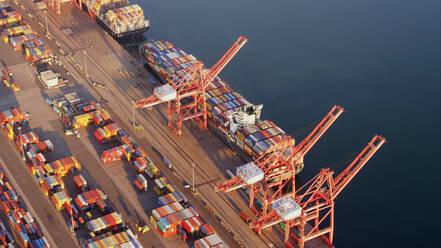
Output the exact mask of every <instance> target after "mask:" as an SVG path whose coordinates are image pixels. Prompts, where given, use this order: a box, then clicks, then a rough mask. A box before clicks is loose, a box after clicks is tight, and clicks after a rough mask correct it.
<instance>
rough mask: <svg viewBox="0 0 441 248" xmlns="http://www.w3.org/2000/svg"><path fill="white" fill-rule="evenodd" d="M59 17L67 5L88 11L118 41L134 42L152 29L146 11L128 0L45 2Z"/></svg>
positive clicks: (61, 0) (56, 0) (58, 0)
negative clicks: (146, 17) (145, 15)
mask: <svg viewBox="0 0 441 248" xmlns="http://www.w3.org/2000/svg"><path fill="white" fill-rule="evenodd" d="M45 2H48V3H49V4H48V7H49V8H52V9H54V10H55V12H56V13H57V15H61V14H62V13H63V9H67V8H66V7H65V5H67V4H68V5H71V4H72V3H73V5H74V6H76V7H77V8H78V10H79V11H83V10H86V12H87V14H88V16H89V17H90V18H91V19H92V20H94V21H96V22H97V23H98V24H99V25H100V26H101V27H102V28H104V29H105V30H106V31H107V32H108V33H109V34H110V35H111V36H112V37H113V38H115V39H117V40H118V41H132V40H134V39H135V38H137V37H139V36H141V35H142V34H143V33H145V32H146V31H147V30H148V29H149V28H150V21H149V20H148V19H145V17H144V11H143V9H142V8H141V7H140V6H139V5H138V4H130V3H129V1H128V0H90V1H89V0H74V1H70V0H68V1H63V0H55V1H52V2H51V1H45Z"/></svg>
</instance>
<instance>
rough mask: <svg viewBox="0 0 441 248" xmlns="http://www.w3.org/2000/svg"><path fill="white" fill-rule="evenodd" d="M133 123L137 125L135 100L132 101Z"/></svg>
mask: <svg viewBox="0 0 441 248" xmlns="http://www.w3.org/2000/svg"><path fill="white" fill-rule="evenodd" d="M132 125H135V101H132Z"/></svg>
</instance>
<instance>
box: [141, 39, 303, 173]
mask: <svg viewBox="0 0 441 248" xmlns="http://www.w3.org/2000/svg"><path fill="white" fill-rule="evenodd" d="M139 52H140V55H141V58H142V60H143V62H144V64H145V65H147V66H148V67H150V68H151V69H152V70H153V71H154V72H156V73H157V74H158V76H159V77H160V78H161V79H165V82H168V81H170V80H172V79H173V77H175V76H176V75H179V74H181V73H185V69H186V68H188V67H190V66H192V65H193V64H194V63H195V62H196V61H197V59H196V57H195V56H193V55H191V54H187V53H186V52H185V51H184V50H182V49H181V48H178V47H176V46H175V45H173V44H172V43H170V42H168V41H148V42H146V43H144V44H143V45H141V47H140V49H139ZM205 97H206V103H207V111H208V119H209V120H210V121H209V122H208V124H209V125H208V126H209V127H210V129H211V130H212V131H214V133H216V134H217V135H218V136H219V137H220V138H221V139H222V140H223V141H225V142H226V143H227V144H228V145H230V146H231V147H232V148H233V149H234V150H235V151H236V152H237V153H238V155H240V157H241V158H242V159H244V160H245V161H249V160H254V159H256V158H257V157H259V156H260V155H262V154H263V153H264V152H266V151H267V150H269V149H270V148H271V147H273V146H274V145H276V144H277V143H278V142H280V141H282V140H283V138H284V137H286V136H287V134H285V132H284V131H283V130H282V129H281V128H280V127H278V126H277V125H276V124H274V123H273V122H272V121H269V120H261V119H260V113H261V110H262V107H263V105H257V106H256V105H254V104H252V103H250V102H249V101H247V100H246V99H245V98H244V97H243V96H242V95H240V94H239V93H238V92H236V91H235V90H234V89H232V88H231V87H230V86H229V85H228V84H227V83H226V82H225V81H223V80H222V79H220V78H219V77H216V78H215V79H214V80H213V81H212V82H211V83H210V85H209V86H208V87H207V89H206V96H205ZM292 140H294V139H292ZM295 168H296V174H297V173H299V172H300V171H301V170H302V169H303V161H301V162H300V163H298V164H296V165H295Z"/></svg>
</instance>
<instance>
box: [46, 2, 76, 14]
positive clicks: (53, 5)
mask: <svg viewBox="0 0 441 248" xmlns="http://www.w3.org/2000/svg"><path fill="white" fill-rule="evenodd" d="M44 1H45V2H46V4H47V6H48V7H49V8H51V9H54V10H55V13H56V14H57V15H61V0H44ZM72 1H74V0H72ZM80 1H81V0H80Z"/></svg>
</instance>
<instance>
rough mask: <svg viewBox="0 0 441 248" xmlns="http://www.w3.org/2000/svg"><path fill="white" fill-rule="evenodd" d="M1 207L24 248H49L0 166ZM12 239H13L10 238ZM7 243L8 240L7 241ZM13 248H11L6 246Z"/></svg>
mask: <svg viewBox="0 0 441 248" xmlns="http://www.w3.org/2000/svg"><path fill="white" fill-rule="evenodd" d="M0 195H1V197H0V206H1V209H2V211H3V214H4V215H5V216H6V217H7V218H8V219H9V222H10V225H11V228H12V229H13V231H14V232H16V233H17V236H18V237H19V241H20V243H21V244H22V245H23V246H24V247H29V246H31V245H32V246H33V247H48V245H49V243H48V242H47V240H46V238H45V237H44V236H43V234H42V233H41V231H40V229H39V227H38V226H37V223H36V222H35V221H34V218H33V217H32V216H31V214H30V213H29V212H28V211H26V210H25V209H24V205H23V203H22V202H20V200H19V197H18V195H17V193H16V192H15V190H14V188H13V187H12V185H11V184H10V182H9V181H8V179H7V177H6V175H5V173H4V172H3V168H2V167H1V166H0ZM9 239H12V237H9ZM5 241H6V240H5ZM5 247H11V246H5Z"/></svg>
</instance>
